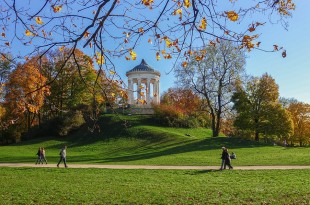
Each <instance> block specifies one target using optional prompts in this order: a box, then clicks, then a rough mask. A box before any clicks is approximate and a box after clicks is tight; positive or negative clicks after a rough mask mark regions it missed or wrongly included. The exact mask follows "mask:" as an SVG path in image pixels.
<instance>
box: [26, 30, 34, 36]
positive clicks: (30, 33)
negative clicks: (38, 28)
mask: <svg viewBox="0 0 310 205" xmlns="http://www.w3.org/2000/svg"><path fill="white" fill-rule="evenodd" d="M25 35H26V36H31V35H33V33H32V32H31V31H29V30H28V29H27V30H26V31H25Z"/></svg>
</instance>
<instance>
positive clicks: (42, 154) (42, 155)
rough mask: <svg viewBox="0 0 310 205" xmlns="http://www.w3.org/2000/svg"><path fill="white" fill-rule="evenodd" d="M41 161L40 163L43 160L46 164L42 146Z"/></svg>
mask: <svg viewBox="0 0 310 205" xmlns="http://www.w3.org/2000/svg"><path fill="white" fill-rule="evenodd" d="M41 161H42V164H43V161H44V162H45V164H47V160H46V157H45V149H44V147H42V149H41Z"/></svg>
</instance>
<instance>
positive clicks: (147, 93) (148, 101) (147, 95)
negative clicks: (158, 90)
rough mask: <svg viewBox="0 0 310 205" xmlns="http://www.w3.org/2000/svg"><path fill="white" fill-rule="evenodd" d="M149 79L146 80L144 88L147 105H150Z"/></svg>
mask: <svg viewBox="0 0 310 205" xmlns="http://www.w3.org/2000/svg"><path fill="white" fill-rule="evenodd" d="M150 91H151V90H150V79H149V78H147V79H146V88H145V95H146V102H147V103H148V104H150V103H151V102H150Z"/></svg>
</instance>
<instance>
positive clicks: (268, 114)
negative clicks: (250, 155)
mask: <svg viewBox="0 0 310 205" xmlns="http://www.w3.org/2000/svg"><path fill="white" fill-rule="evenodd" d="M232 100H233V103H234V109H235V110H236V111H237V117H236V119H235V122H234V125H235V126H236V127H237V129H239V130H242V131H250V133H252V134H253V135H254V138H255V140H256V141H259V139H260V136H261V135H263V136H264V137H268V136H272V135H275V136H278V137H279V138H282V139H287V138H288V137H289V136H290V135H291V134H292V132H293V124H292V121H291V118H290V114H289V113H288V112H287V111H286V110H285V109H284V108H283V107H282V105H281V104H280V103H279V87H278V85H277V84H276V82H275V80H274V79H273V78H272V77H271V76H270V75H268V74H263V75H262V76H261V77H260V78H258V77H250V78H249V79H248V80H247V81H246V82H245V83H244V85H243V86H239V87H238V89H237V90H236V92H234V94H233V97H232Z"/></svg>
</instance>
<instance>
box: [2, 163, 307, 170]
mask: <svg viewBox="0 0 310 205" xmlns="http://www.w3.org/2000/svg"><path fill="white" fill-rule="evenodd" d="M0 167H38V168H44V167H45V168H46V167H49V168H57V166H56V164H40V165H36V164H30V163H0ZM63 167H64V166H63V164H61V165H60V166H59V168H63ZM68 167H69V168H100V169H170V170H173V169H175V170H177V169H178V170H218V169H219V168H220V167H219V166H157V165H105V164H69V165H68ZM234 169H235V170H263V169H310V165H306V166H298V165H296V166H291V165H288V166H236V167H234Z"/></svg>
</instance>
